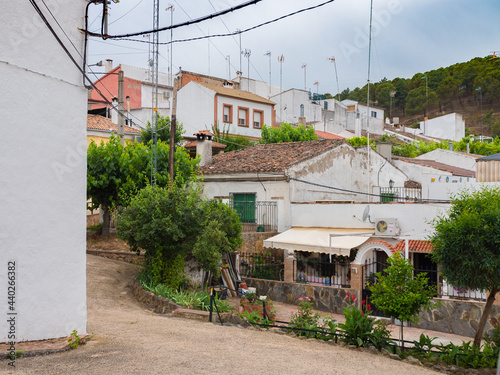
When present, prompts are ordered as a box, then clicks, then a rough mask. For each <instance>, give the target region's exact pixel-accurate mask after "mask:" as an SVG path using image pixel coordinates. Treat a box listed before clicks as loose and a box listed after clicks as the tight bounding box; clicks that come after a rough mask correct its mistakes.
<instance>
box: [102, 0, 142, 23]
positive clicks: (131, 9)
mask: <svg viewBox="0 0 500 375" xmlns="http://www.w3.org/2000/svg"><path fill="white" fill-rule="evenodd" d="M143 1H144V0H141V1H139V2H138V3H137V4H135V5H134V6H133V7H132V8H130V9H129V11H128V12H127V13H125V14H124V15H122V16H121V17H118V18H117V19H116V20H114V21H113V22H110V23H109V25H112V24H114V23H115V22H116V21H119V20H121V19H122V18H123V17H125V16H126V15H127V14H129V13H130V12H132V11H133V10H134V9H135V8H137V7H138V6H139V4H141V3H142V2H143Z"/></svg>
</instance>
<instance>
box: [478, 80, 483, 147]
mask: <svg viewBox="0 0 500 375" xmlns="http://www.w3.org/2000/svg"><path fill="white" fill-rule="evenodd" d="M476 91H479V97H480V101H481V107H480V111H481V142H483V138H484V134H483V118H482V116H483V90H481V86H478V88H477V89H476Z"/></svg>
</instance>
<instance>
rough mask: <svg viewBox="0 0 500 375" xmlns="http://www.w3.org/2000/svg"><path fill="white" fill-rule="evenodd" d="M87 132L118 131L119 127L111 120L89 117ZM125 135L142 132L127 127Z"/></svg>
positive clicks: (96, 116)
mask: <svg viewBox="0 0 500 375" xmlns="http://www.w3.org/2000/svg"><path fill="white" fill-rule="evenodd" d="M87 130H106V131H109V130H113V131H114V132H117V131H118V125H116V124H114V123H113V122H112V121H111V119H109V118H107V117H103V116H99V115H87ZM124 131H125V133H134V134H140V132H141V131H140V130H138V129H135V128H132V127H131V126H128V125H125V130H124Z"/></svg>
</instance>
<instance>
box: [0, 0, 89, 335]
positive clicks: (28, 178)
mask: <svg viewBox="0 0 500 375" xmlns="http://www.w3.org/2000/svg"><path fill="white" fill-rule="evenodd" d="M86 4H87V2H86V1H83V0H77V1H73V2H71V6H68V3H67V2H65V1H61V0H57V1H52V2H47V6H48V7H49V8H50V10H51V12H52V14H53V15H54V17H55V18H56V19H57V20H58V22H59V24H60V25H61V27H62V28H63V29H64V31H65V32H66V34H67V35H68V37H69V38H70V39H71V41H72V42H73V44H74V46H76V48H77V50H78V52H77V51H75V49H74V48H73V46H72V45H71V44H70V42H69V41H68V40H67V39H66V37H65V36H64V34H63V33H62V31H61V30H60V29H59V26H58V25H57V24H56V23H55V21H54V19H53V18H52V16H51V15H50V14H49V12H48V11H47V9H46V8H45V7H43V6H40V8H41V12H42V13H43V14H45V17H46V18H47V19H48V22H49V23H50V24H51V25H52V27H53V29H54V30H55V32H56V33H57V34H58V35H59V37H60V38H61V40H62V43H64V45H65V46H66V47H67V49H68V50H69V51H70V53H71V55H72V56H73V58H74V59H75V60H76V62H77V63H78V65H79V66H80V67H81V66H82V59H81V57H80V56H81V55H83V45H84V40H83V38H84V34H83V33H82V32H81V31H80V30H79V29H82V28H84V14H85V6H86ZM0 31H1V33H2V38H1V39H0V55H1V56H0V76H1V77H2V95H1V96H0V123H1V124H2V134H3V136H2V139H1V140H0V165H1V168H0V186H1V189H0V199H1V201H2V204H1V205H0V207H1V212H0V253H1V254H2V257H1V258H2V261H1V264H0V285H1V286H2V287H1V290H2V297H1V299H0V310H1V311H2V314H3V315H2V319H0V342H6V341H24V340H41V339H48V338H55V337H64V336H69V335H70V334H71V332H72V331H73V330H77V331H78V333H79V334H82V333H86V330H87V306H86V254H85V251H86V249H85V210H86V207H85V202H86V134H85V133H86V125H85V124H86V118H87V90H86V89H85V88H84V87H83V83H82V74H81V72H80V71H79V69H78V67H77V66H75V65H74V64H73V62H72V61H71V60H70V58H69V57H68V55H67V54H66V53H65V52H64V50H63V49H62V47H61V46H60V45H59V43H58V42H57V40H56V38H55V37H54V35H53V34H52V33H51V32H50V30H49V29H48V27H47V26H46V25H45V24H44V23H43V22H42V20H41V17H40V16H39V14H37V12H36V11H35V9H34V7H33V6H32V5H31V4H30V3H29V2H15V3H14V2H7V3H4V6H3V9H2V12H1V14H0ZM79 54H80V55H79ZM9 265H10V266H11V267H14V268H11V269H9V268H8V266H9ZM8 271H9V272H14V273H11V274H9V276H10V279H9V281H11V282H12V281H13V280H14V281H15V282H14V284H15V285H14V286H15V289H10V290H9V289H8V285H9V284H8V283H7V282H8V279H7V276H8ZM11 285H12V284H11ZM9 292H11V293H9ZM8 293H9V294H8ZM8 295H9V296H13V297H14V298H13V299H9V300H8V299H7V296H8ZM8 302H11V303H9V304H8ZM8 312H9V313H16V314H17V315H9V316H8V315H7V313H8ZM12 317H15V324H14V325H12V324H11V322H8V318H9V319H10V318H12ZM12 328H14V331H15V332H14V336H15V337H14V338H13V337H11V336H10V332H12Z"/></svg>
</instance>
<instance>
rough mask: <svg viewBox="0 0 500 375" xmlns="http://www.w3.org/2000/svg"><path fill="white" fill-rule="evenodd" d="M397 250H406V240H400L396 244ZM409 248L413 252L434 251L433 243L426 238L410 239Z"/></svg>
mask: <svg viewBox="0 0 500 375" xmlns="http://www.w3.org/2000/svg"><path fill="white" fill-rule="evenodd" d="M395 250H396V251H405V241H404V240H401V241H399V242H398V243H397V244H396V246H395ZM408 250H409V251H411V252H412V253H430V252H432V243H431V242H430V241H425V240H408Z"/></svg>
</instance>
